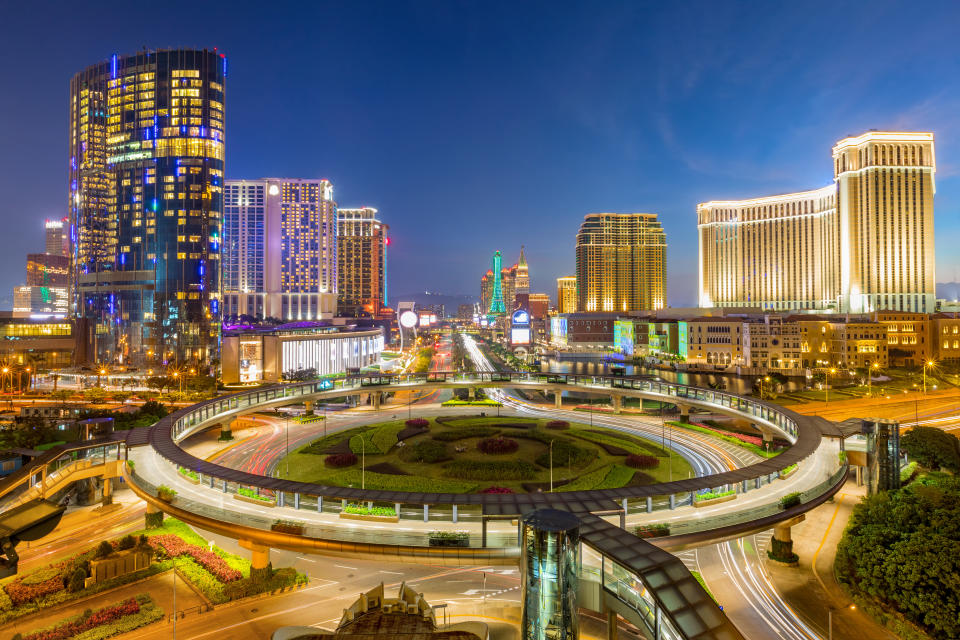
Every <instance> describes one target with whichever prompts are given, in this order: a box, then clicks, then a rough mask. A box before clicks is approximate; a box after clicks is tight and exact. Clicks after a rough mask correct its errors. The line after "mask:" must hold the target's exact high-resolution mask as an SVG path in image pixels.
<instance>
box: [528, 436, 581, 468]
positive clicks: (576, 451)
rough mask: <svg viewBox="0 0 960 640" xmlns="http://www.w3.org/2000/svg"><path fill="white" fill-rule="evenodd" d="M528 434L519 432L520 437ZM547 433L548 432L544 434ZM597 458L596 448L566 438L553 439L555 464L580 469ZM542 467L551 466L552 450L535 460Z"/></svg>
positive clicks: (555, 465)
mask: <svg viewBox="0 0 960 640" xmlns="http://www.w3.org/2000/svg"><path fill="white" fill-rule="evenodd" d="M525 435H526V434H518V435H517V437H518V438H523V437H525ZM544 435H546V434H544ZM596 459H597V450H596V449H594V448H592V447H591V448H589V449H588V448H586V447H578V446H576V445H575V444H573V443H572V442H570V441H569V440H567V439H566V438H557V437H555V438H554V441H553V466H554V467H555V468H556V467H566V466H568V465H569V466H571V467H573V468H574V469H580V468H582V467H585V466H587V465H588V464H590V463H591V462H593V461H594V460H596ZM534 462H536V463H537V464H538V465H540V466H541V467H549V466H550V451H549V450H548V451H544V452H543V453H541V454H540V455H539V456H537V459H536V460H535V461H534Z"/></svg>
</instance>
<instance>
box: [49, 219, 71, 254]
mask: <svg viewBox="0 0 960 640" xmlns="http://www.w3.org/2000/svg"><path fill="white" fill-rule="evenodd" d="M69 226H70V220H69V218H64V219H63V220H47V221H45V222H44V231H45V232H46V237H45V240H46V242H45V249H44V251H45V252H46V253H47V254H49V255H51V256H66V255H67V254H68V251H69V242H68V240H67V229H68V228H69Z"/></svg>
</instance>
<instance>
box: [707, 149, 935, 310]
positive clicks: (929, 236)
mask: <svg viewBox="0 0 960 640" xmlns="http://www.w3.org/2000/svg"><path fill="white" fill-rule="evenodd" d="M833 167H834V182H833V184H831V185H830V186H827V187H823V188H822V189H816V190H814V191H804V192H800V193H791V194H786V195H779V196H770V197H764V198H754V199H750V200H737V201H718V202H706V203H703V204H700V205H698V206H697V229H698V240H699V276H700V277H699V299H700V306H701V307H743V306H753V307H761V308H763V309H769V310H777V311H782V310H795V309H814V310H823V311H835V312H841V313H847V312H853V313H859V312H873V311H878V310H891V311H910V312H920V313H933V312H934V311H935V308H936V304H935V303H936V301H935V283H936V279H935V276H934V244H933V196H934V193H935V191H936V187H935V184H934V173H935V171H936V163H935V160H934V147H933V134H932V133H904V132H884V131H870V132H867V133H865V134H863V135H860V136H856V137H850V138H844V139H843V140H841V141H839V142H838V143H837V144H836V145H835V146H834V147H833Z"/></svg>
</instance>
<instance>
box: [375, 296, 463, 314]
mask: <svg viewBox="0 0 960 640" xmlns="http://www.w3.org/2000/svg"><path fill="white" fill-rule="evenodd" d="M479 300H480V299H479V297H478V296H472V295H469V294H466V293H434V292H432V291H419V292H417V293H391V294H390V305H391V306H396V304H397V303H398V302H410V301H413V302H416V303H417V306H430V305H435V304H442V305H444V306H445V307H446V312H447V315H451V316H455V315H457V305H461V304H472V303H474V302H479Z"/></svg>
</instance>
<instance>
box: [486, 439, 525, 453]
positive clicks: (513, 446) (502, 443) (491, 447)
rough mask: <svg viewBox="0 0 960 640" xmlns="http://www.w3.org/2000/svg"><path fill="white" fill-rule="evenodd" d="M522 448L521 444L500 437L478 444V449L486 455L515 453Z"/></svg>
mask: <svg viewBox="0 0 960 640" xmlns="http://www.w3.org/2000/svg"><path fill="white" fill-rule="evenodd" d="M519 448H520V443H519V442H517V441H516V440H511V439H510V438H504V437H503V436H498V437H496V438H484V439H483V440H481V441H480V442H478V443H477V449H480V451H482V452H484V453H493V454H498V453H513V452H514V451H516V450H517V449H519Z"/></svg>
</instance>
